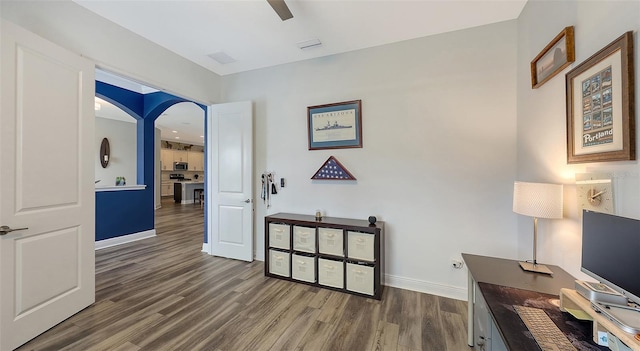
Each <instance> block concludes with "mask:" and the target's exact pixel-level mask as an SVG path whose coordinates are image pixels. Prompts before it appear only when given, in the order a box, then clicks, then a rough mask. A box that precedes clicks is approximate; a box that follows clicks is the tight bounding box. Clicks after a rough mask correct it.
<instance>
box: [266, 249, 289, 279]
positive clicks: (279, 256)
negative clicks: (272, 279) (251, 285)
mask: <svg viewBox="0 0 640 351" xmlns="http://www.w3.org/2000/svg"><path fill="white" fill-rule="evenodd" d="M289 261H290V254H289V253H288V252H281V251H276V250H269V273H271V274H277V275H281V276H284V277H289V276H291V275H290V274H289Z"/></svg>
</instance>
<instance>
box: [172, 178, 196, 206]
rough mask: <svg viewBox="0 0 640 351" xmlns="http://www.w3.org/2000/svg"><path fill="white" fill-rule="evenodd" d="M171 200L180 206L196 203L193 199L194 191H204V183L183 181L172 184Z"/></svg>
mask: <svg viewBox="0 0 640 351" xmlns="http://www.w3.org/2000/svg"><path fill="white" fill-rule="evenodd" d="M173 186H174V188H173V189H174V190H173V199H174V200H175V202H176V203H180V204H192V203H195V202H197V201H198V199H194V198H193V190H194V189H204V182H199V181H184V182H175V183H174V184H173Z"/></svg>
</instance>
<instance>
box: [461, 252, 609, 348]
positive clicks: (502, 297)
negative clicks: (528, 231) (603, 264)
mask: <svg viewBox="0 0 640 351" xmlns="http://www.w3.org/2000/svg"><path fill="white" fill-rule="evenodd" d="M462 258H463V259H464V261H465V263H466V265H467V269H468V271H469V286H468V289H469V302H468V306H469V310H468V311H469V320H468V328H469V329H468V335H469V338H468V344H469V346H477V347H476V349H477V350H494V351H495V350H537V349H539V347H538V345H537V344H536V342H535V340H533V338H531V337H530V335H529V331H528V329H527V327H526V326H525V325H524V323H523V322H522V320H521V319H520V317H519V316H518V315H517V314H516V313H515V311H514V309H513V306H512V305H526V306H531V307H537V308H542V309H544V310H545V311H546V312H547V314H548V315H549V316H550V317H551V319H552V320H554V322H555V323H556V325H558V328H560V330H562V331H563V332H564V333H565V334H568V335H570V338H569V339H570V340H572V342H573V345H574V346H575V347H576V348H578V349H579V350H594V349H596V350H597V349H602V350H607V349H606V348H603V347H598V346H597V345H595V343H593V342H592V341H591V327H590V323H591V322H581V321H577V320H576V319H575V318H573V317H572V316H568V315H567V314H564V313H562V312H561V311H560V309H559V307H558V306H556V305H554V303H556V302H557V301H554V300H556V299H558V298H559V293H560V290H561V289H562V288H572V287H573V286H574V284H575V278H574V277H573V276H571V275H570V274H569V273H567V272H566V271H565V270H563V269H562V268H560V267H558V266H554V265H547V266H548V267H549V268H550V269H551V271H552V272H553V275H547V274H540V273H533V272H527V271H524V270H522V269H521V268H520V266H519V264H518V261H516V260H509V259H502V258H495V257H486V256H478V255H471V254H462ZM562 321H565V322H564V323H563V322H562Z"/></svg>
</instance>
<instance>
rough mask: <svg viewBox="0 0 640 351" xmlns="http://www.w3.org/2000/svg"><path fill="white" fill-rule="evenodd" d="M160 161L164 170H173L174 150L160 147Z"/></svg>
mask: <svg viewBox="0 0 640 351" xmlns="http://www.w3.org/2000/svg"><path fill="white" fill-rule="evenodd" d="M160 162H161V164H162V170H163V171H173V150H170V149H160Z"/></svg>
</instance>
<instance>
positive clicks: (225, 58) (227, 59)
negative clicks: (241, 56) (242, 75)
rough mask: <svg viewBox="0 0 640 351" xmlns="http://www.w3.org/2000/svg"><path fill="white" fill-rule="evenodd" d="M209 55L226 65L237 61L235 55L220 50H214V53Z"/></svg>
mask: <svg viewBox="0 0 640 351" xmlns="http://www.w3.org/2000/svg"><path fill="white" fill-rule="evenodd" d="M207 56H209V58H211V59H213V60H215V61H216V62H218V63H219V64H221V65H226V64H229V63H233V62H236V59H234V58H233V57H231V56H229V55H228V54H226V53H224V52H222V51H218V52H214V53H213V54H210V55H207Z"/></svg>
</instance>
